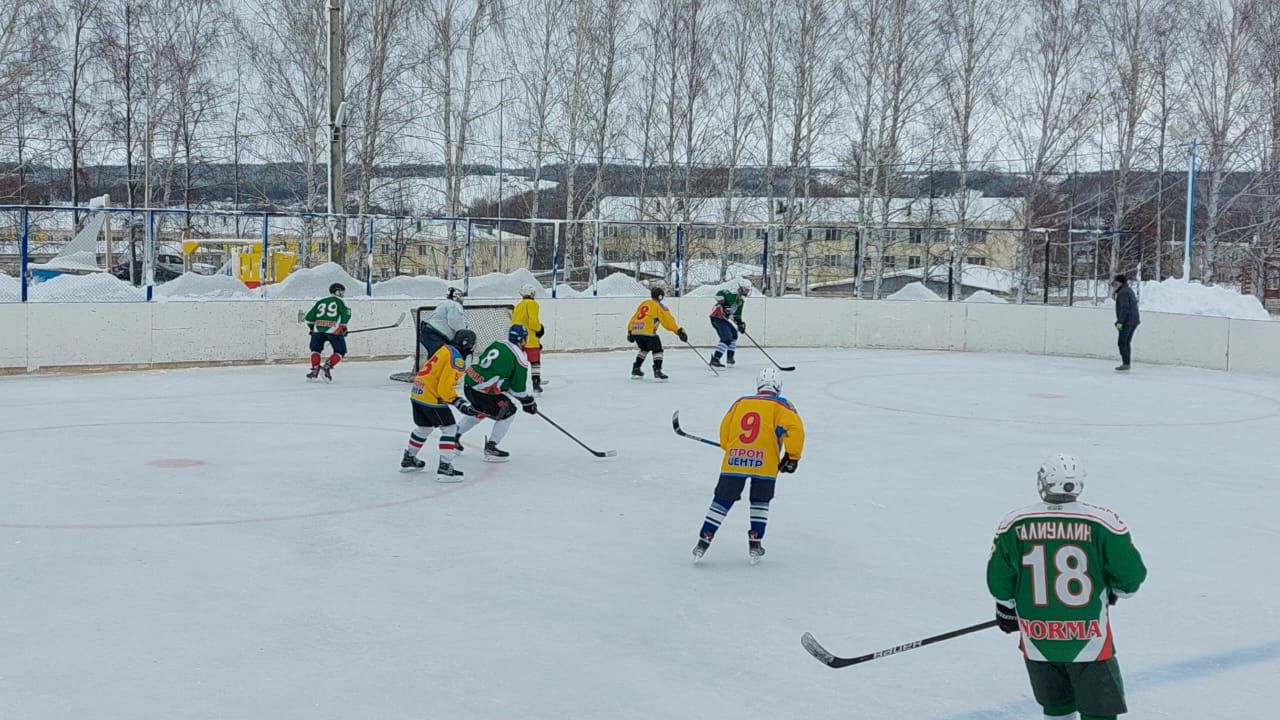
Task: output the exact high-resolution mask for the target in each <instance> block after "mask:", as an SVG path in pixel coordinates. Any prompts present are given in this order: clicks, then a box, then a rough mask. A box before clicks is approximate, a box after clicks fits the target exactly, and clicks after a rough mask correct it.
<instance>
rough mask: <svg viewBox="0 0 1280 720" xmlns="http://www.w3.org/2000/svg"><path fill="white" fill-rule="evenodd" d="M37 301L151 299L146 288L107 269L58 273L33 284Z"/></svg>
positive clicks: (29, 293) (32, 293) (32, 287)
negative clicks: (96, 271)
mask: <svg viewBox="0 0 1280 720" xmlns="http://www.w3.org/2000/svg"><path fill="white" fill-rule="evenodd" d="M28 297H29V298H30V299H31V300H32V301H33V302H86V301H89V302H140V301H143V300H146V299H147V291H146V288H140V287H134V286H133V285H130V284H129V283H127V282H125V281H124V280H120V279H118V278H116V277H115V276H114V275H109V274H107V273H93V274H91V275H58V276H57V277H53V278H50V279H48V280H45V281H43V282H39V283H35V284H33V285H31V287H30V289H29V290H28Z"/></svg>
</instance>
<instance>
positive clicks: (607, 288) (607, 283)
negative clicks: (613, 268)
mask: <svg viewBox="0 0 1280 720" xmlns="http://www.w3.org/2000/svg"><path fill="white" fill-rule="evenodd" d="M596 291H597V294H598V295H599V296H600V297H648V295H649V288H647V287H645V286H644V285H641V284H640V283H639V282H636V279H635V278H633V277H631V276H630V275H624V274H622V273H614V274H612V275H610V276H609V277H607V278H605V279H603V280H600V281H599V282H597V283H596ZM584 294H586V295H590V294H591V290H590V288H588V289H587V291H586V292H585V293H584Z"/></svg>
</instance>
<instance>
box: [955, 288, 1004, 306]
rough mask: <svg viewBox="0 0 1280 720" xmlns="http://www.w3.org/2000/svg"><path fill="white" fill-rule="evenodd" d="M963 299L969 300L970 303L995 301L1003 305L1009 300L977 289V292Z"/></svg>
mask: <svg viewBox="0 0 1280 720" xmlns="http://www.w3.org/2000/svg"><path fill="white" fill-rule="evenodd" d="M964 301H965V302H971V303H995V304H999V305H1003V304H1006V303H1008V302H1009V301H1008V300H1005V299H1004V298H1002V297H997V296H995V295H992V294H991V293H989V292H987V291H986V290H979V291H978V292H976V293H974V294H972V295H970V296H969V297H967V298H965V299H964Z"/></svg>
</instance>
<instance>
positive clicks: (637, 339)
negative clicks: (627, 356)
mask: <svg viewBox="0 0 1280 720" xmlns="http://www.w3.org/2000/svg"><path fill="white" fill-rule="evenodd" d="M666 294H667V291H666V290H663V289H662V288H660V287H656V288H653V289H652V290H650V291H649V299H648V300H645V301H644V302H642V303H640V307H638V308H636V311H635V314H633V315H632V316H631V321H630V322H629V323H627V342H633V343H635V344H636V348H637V349H638V352H637V353H636V361H635V363H633V364H632V365H631V377H633V378H642V377H644V371H643V370H641V369H640V366H641V365H643V364H644V359H645V356H646V355H648V354H649V353H653V377H654V379H655V380H666V379H667V376H666V374H664V373H663V372H662V339H661V338H659V337H658V326H659V325H661V326H662V327H664V328H666V329H667V330H669V331H670V332H673V333H675V334H676V337H678V338H680V342H689V335H688V334H686V333H685V331H684V328H682V327H680V324H679V323H677V322H676V318H675V316H674V315H672V314H671V311H670V310H668V309H667V306H666V305H663V304H662V299H663V298H664V297H666Z"/></svg>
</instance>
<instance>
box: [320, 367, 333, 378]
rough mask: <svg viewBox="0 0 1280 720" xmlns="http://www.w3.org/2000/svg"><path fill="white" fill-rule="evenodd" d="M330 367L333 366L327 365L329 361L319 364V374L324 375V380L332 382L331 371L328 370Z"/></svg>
mask: <svg viewBox="0 0 1280 720" xmlns="http://www.w3.org/2000/svg"><path fill="white" fill-rule="evenodd" d="M332 369H333V368H332V367H330V366H329V363H325V364H323V365H321V366H320V374H321V375H323V376H324V381H325V382H333V373H331V372H329V371H330V370H332Z"/></svg>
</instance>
